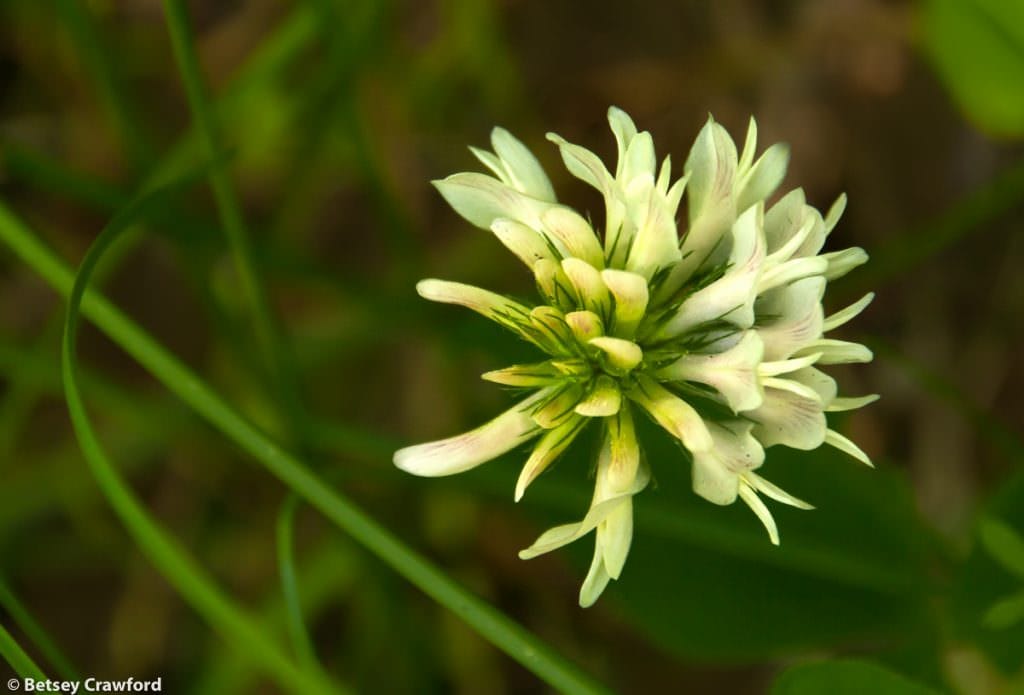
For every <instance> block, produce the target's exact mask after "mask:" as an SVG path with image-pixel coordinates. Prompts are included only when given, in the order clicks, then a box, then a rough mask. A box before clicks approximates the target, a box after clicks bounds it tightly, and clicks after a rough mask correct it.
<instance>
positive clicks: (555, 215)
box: [541, 206, 604, 268]
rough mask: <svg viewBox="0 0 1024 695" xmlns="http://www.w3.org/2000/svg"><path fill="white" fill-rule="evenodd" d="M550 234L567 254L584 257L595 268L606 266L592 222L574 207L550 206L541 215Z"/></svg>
mask: <svg viewBox="0 0 1024 695" xmlns="http://www.w3.org/2000/svg"><path fill="white" fill-rule="evenodd" d="M541 224H542V225H543V228H544V231H545V232H546V233H547V234H548V236H549V237H550V238H551V239H552V240H554V241H555V242H557V243H558V244H559V245H560V246H561V247H563V248H564V249H565V250H566V255H567V256H573V257H576V258H579V259H582V260H584V261H586V262H587V263H589V264H590V265H592V266H594V267H595V268H603V267H604V251H603V250H602V248H601V242H599V241H598V240H597V237H596V236H595V235H594V230H593V229H592V228H591V226H590V224H589V223H588V222H587V221H586V220H585V219H583V218H582V217H581V216H580V214H579V213H578V212H576V211H575V210H573V209H572V208H567V207H562V206H557V207H551V208H548V209H547V210H546V211H545V212H544V213H543V214H542V215H541Z"/></svg>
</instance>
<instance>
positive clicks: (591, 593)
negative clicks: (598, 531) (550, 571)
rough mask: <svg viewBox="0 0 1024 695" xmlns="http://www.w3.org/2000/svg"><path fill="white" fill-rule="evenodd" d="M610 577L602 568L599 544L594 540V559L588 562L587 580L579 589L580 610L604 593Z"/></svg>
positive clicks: (603, 567) (588, 606) (602, 558)
mask: <svg viewBox="0 0 1024 695" xmlns="http://www.w3.org/2000/svg"><path fill="white" fill-rule="evenodd" d="M610 580H611V577H610V576H609V575H608V571H607V570H606V569H605V566H604V553H602V551H601V544H600V542H598V541H597V539H594V559H593V560H591V562H590V570H589V571H588V572H587V578H586V579H584V580H583V586H582V587H581V588H580V608H590V607H591V606H592V605H594V603H595V602H596V601H597V599H598V598H599V597H600V596H601V594H602V593H604V590H605V588H606V587H607V586H608V582H609V581H610Z"/></svg>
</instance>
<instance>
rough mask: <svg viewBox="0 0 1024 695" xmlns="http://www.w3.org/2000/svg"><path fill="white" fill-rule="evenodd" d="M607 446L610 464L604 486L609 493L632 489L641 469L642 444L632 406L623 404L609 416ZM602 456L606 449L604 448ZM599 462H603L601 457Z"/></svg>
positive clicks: (605, 474)
mask: <svg viewBox="0 0 1024 695" xmlns="http://www.w3.org/2000/svg"><path fill="white" fill-rule="evenodd" d="M607 423H608V430H607V437H606V441H605V443H604V447H607V456H608V465H607V468H606V469H605V471H604V474H603V475H604V477H603V479H602V487H606V488H607V492H608V494H617V493H619V492H622V491H624V490H629V489H632V487H633V484H634V483H635V482H636V476H637V472H638V471H639V470H640V445H639V443H637V440H636V429H635V427H634V424H633V413H632V411H631V409H630V407H629V406H628V405H626V404H623V406H622V407H620V408H619V412H618V413H616V414H615V416H614V417H611V418H608V420H607ZM601 454H602V456H604V455H605V450H604V449H602V452H601ZM598 462H599V464H600V462H601V460H600V458H599V461H598Z"/></svg>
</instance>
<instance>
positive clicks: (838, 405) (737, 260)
mask: <svg viewBox="0 0 1024 695" xmlns="http://www.w3.org/2000/svg"><path fill="white" fill-rule="evenodd" d="M608 120H609V123H610V124H611V129H612V132H613V133H614V135H615V140H616V143H617V145H618V161H617V163H616V166H615V172H614V174H612V173H611V172H609V171H608V169H606V168H605V165H604V164H603V163H602V162H601V160H600V159H599V158H598V157H597V156H596V155H595V154H594V153H592V152H590V151H589V150H586V149H584V148H583V147H580V146H579V145H574V144H572V143H569V142H566V141H565V140H564V139H562V138H561V137H559V136H557V135H554V134H549V135H548V138H549V139H550V140H552V141H553V142H555V143H556V144H557V145H558V147H559V149H560V151H561V154H562V159H563V160H564V162H565V166H566V168H567V169H568V170H569V171H570V172H571V173H572V174H573V175H575V176H576V177H578V178H580V179H582V180H583V181H585V182H587V183H588V184H590V185H591V186H593V187H594V188H596V189H597V190H598V191H599V192H600V193H601V194H602V196H603V197H604V204H605V224H604V229H603V230H602V231H601V232H598V231H597V230H595V229H594V227H592V226H591V224H590V222H588V221H587V219H585V218H584V217H583V216H581V215H580V214H579V213H577V212H576V211H574V210H572V209H571V208H569V207H566V206H565V205H562V204H560V203H559V202H558V201H557V200H556V198H555V194H554V190H553V189H552V186H551V182H550V181H549V179H548V177H547V175H546V174H545V173H544V170H543V169H542V168H541V166H540V164H539V162H538V161H537V159H536V158H535V157H534V156H533V154H531V152H530V151H529V150H528V149H527V148H526V147H525V146H524V145H523V144H522V143H521V142H520V141H519V140H517V139H516V138H514V137H513V136H512V135H511V134H509V133H508V132H507V131H505V130H503V129H501V128H495V129H494V131H493V133H492V134H491V144H492V146H493V148H494V152H487V151H483V150H478V149H476V148H471V149H472V152H473V154H474V155H476V157H477V158H478V159H479V160H480V161H481V162H482V163H483V164H484V165H485V166H486V167H487V168H488V169H490V170H491V172H492V173H493V174H494V175H493V176H488V175H485V174H480V173H458V174H453V175H452V176H449V177H448V178H446V179H444V180H442V181H436V182H435V185H436V186H437V188H438V189H439V190H440V192H441V195H443V196H444V198H445V199H446V200H447V201H448V203H449V204H451V206H452V207H453V208H454V209H455V211H456V212H458V213H459V214H460V215H462V216H463V217H464V218H466V219H467V220H468V221H469V222H471V223H472V224H474V225H475V226H477V227H480V228H481V229H485V230H489V231H491V232H493V233H494V235H495V236H496V237H497V238H498V240H499V241H500V242H501V243H502V244H504V245H505V246H506V247H507V248H508V249H509V250H510V251H511V252H512V253H513V254H515V255H516V256H517V257H518V258H519V259H520V260H522V261H523V263H525V264H526V266H527V267H528V268H529V269H530V270H531V271H532V273H533V275H534V277H535V279H536V284H537V289H538V291H539V294H540V296H541V298H542V302H541V303H540V304H538V305H537V306H532V307H531V306H527V305H525V304H522V303H520V302H518V301H515V300H513V299H509V298H507V297H504V296H501V295H498V294H495V293H493V292H489V291H487V290H483V289H479V288H476V287H471V286H468V285H462V284H458V283H454V282H446V281H443V280H423V281H422V282H420V283H419V285H418V286H417V289H418V291H419V293H420V295H422V296H423V297H425V298H426V299H430V300H434V301H437V302H443V303H448V304H460V305H462V306H465V307H468V308H470V309H472V310H473V311H476V312H477V313H480V314H483V315H484V316H486V317H488V318H490V319H492V320H494V321H496V322H498V323H500V324H501V325H502V326H504V327H505V328H507V329H508V330H510V331H511V332H513V333H515V334H516V335H517V336H519V337H520V338H522V339H524V340H526V341H528V342H530V343H533V344H534V345H535V346H536V347H537V348H539V349H540V350H541V351H542V352H543V353H545V359H544V360H542V361H539V362H537V363H535V364H525V365H514V366H511V367H508V368H506V369H501V370H498V371H493V372H488V373H486V374H484V375H483V378H484V379H487V380H489V381H493V382H497V383H499V384H504V385H507V386H512V387H516V388H520V389H528V390H532V391H533V392H532V393H531V394H530V395H529V396H527V397H526V398H524V399H523V400H522V401H520V402H519V403H518V404H516V405H515V406H513V407H512V408H511V409H509V410H508V411H506V412H505V413H503V414H501V415H499V416H498V417H496V418H495V419H494V420H491V421H490V422H488V423H487V424H485V425H482V426H481V427H478V428H477V429H475V430H473V431H471V432H467V433H465V434H462V435H459V436H456V437H452V438H449V439H444V440H441V441H437V442H430V443H427V444H419V445H417V446H411V447H408V448H405V449H402V450H400V451H398V452H396V453H395V457H394V460H395V464H396V465H397V466H398V467H399V468H401V469H403V470H405V471H408V472H410V473H414V474H416V475H423V476H440V475H448V474H451V473H459V472H461V471H465V470H468V469H470V468H473V467H474V466H477V465H479V464H481V463H484V462H485V461H488V460H490V459H493V458H495V457H497V456H500V455H502V454H504V453H506V452H508V451H510V450H511V449H513V448H515V447H517V446H519V445H520V444H523V443H524V442H527V441H530V440H537V441H536V443H535V445H534V447H533V451H532V453H531V454H530V456H529V458H528V459H527V461H526V464H525V465H524V466H523V469H522V473H521V474H520V476H519V481H518V484H517V485H516V489H515V499H516V500H517V501H518V500H519V499H520V498H521V497H522V496H523V494H524V492H525V491H526V489H527V487H528V486H529V485H530V483H531V482H533V480H535V479H536V478H537V476H539V475H540V474H541V473H543V472H544V471H545V470H546V469H547V468H549V467H550V466H551V464H552V463H553V462H554V461H555V459H556V458H557V457H558V456H559V455H560V454H561V453H562V452H563V451H565V450H566V448H567V447H568V446H569V445H570V444H571V443H572V441H573V440H574V439H575V438H576V437H577V436H578V435H579V434H580V432H581V431H582V430H583V429H585V428H586V427H587V426H588V425H590V424H591V423H594V424H595V425H597V426H599V427H601V429H602V435H601V436H602V444H601V448H600V454H599V455H598V460H597V474H596V482H595V485H594V497H593V502H592V503H591V506H590V509H589V511H588V512H587V513H586V515H585V516H584V517H583V519H582V521H580V522H578V523H573V524H567V525H564V526H558V527H556V528H553V529H550V530H549V531H547V532H545V533H544V534H542V535H541V536H540V537H539V538H538V539H537V541H536V542H535V543H534V544H533V545H532V546H530V547H529V548H527V549H526V550H523V551H522V552H521V553H520V557H522V558H524V559H526V558H531V557H535V556H537V555H540V554H542V553H546V552H548V551H550V550H554V549H555V548H558V547H560V546H563V545H565V544H567V543H570V542H572V541H574V540H576V539H578V538H580V537H582V536H584V535H586V534H588V533H590V532H591V531H594V532H595V536H596V541H595V550H594V559H593V563H592V564H591V567H590V571H589V573H588V574H587V578H586V580H585V581H584V583H583V588H582V590H581V592H580V605H582V606H589V605H591V604H593V603H594V601H595V600H596V599H597V598H598V596H599V595H600V594H601V592H602V591H603V590H604V588H605V586H607V584H608V581H609V580H610V579H617V578H618V577H619V574H620V573H621V571H622V568H623V565H624V564H625V561H626V556H627V554H628V552H629V547H630V542H631V540H632V535H633V511H632V510H633V502H632V498H633V496H634V495H635V494H637V493H638V492H640V491H641V490H643V489H644V487H645V486H646V485H647V483H648V481H649V479H650V471H649V470H648V467H647V465H646V463H645V462H644V461H643V460H642V458H641V455H640V445H639V443H638V442H637V438H636V433H635V429H634V419H635V416H636V413H638V412H640V413H646V414H647V415H649V416H650V417H651V418H653V419H654V421H656V422H657V423H658V424H660V425H661V426H662V427H663V428H665V430H667V431H668V432H669V434H671V435H672V436H673V437H675V438H677V439H678V440H679V441H680V443H681V444H682V446H683V448H684V449H685V450H686V452H688V454H689V458H690V462H691V468H692V479H693V490H694V492H696V493H697V494H698V495H700V496H701V497H703V498H705V499H707V500H709V501H711V502H713V503H715V504H720V505H727V504H732V503H733V502H734V501H736V499H737V498H739V499H741V500H743V502H745V503H746V504H747V505H748V506H749V507H750V508H751V509H752V510H753V512H754V513H755V514H756V515H757V517H758V518H759V519H760V520H761V522H762V523H763V524H764V526H765V528H766V529H767V531H768V536H769V538H770V539H771V542H772V543H774V544H776V545H777V544H778V542H779V538H778V532H777V530H776V526H775V522H774V520H773V519H772V516H771V513H770V512H769V511H768V507H767V506H766V505H765V503H764V502H763V501H762V499H761V496H762V495H763V496H765V497H769V498H771V499H773V500H775V501H777V502H782V503H784V504H789V505H792V506H794V507H798V508H800V509H810V508H811V506H810V505H808V504H807V503H805V502H803V501H801V500H799V499H797V498H795V497H793V496H791V495H789V494H788V493H786V492H784V491H783V490H781V489H779V488H778V487H776V486H775V485H773V484H772V483H770V482H768V481H767V480H765V479H764V478H762V477H761V476H760V475H759V474H758V473H756V472H755V471H756V470H757V469H759V468H760V467H761V465H762V464H763V463H764V459H765V454H764V448H765V447H769V446H773V445H776V444H781V445H784V446H789V447H793V448H796V449H805V450H808V449H815V448H817V447H819V446H821V445H822V444H831V445H832V446H835V447H837V448H839V449H841V450H843V451H845V452H847V453H848V454H850V455H851V456H853V457H855V458H857V459H859V460H860V461H863V462H864V463H866V464H868V465H870V461H869V459H868V457H867V456H866V455H865V454H864V452H863V451H861V450H860V449H859V448H858V447H857V446H856V445H855V444H854V443H853V442H851V441H850V440H849V439H847V438H846V437H844V436H843V435H841V434H839V433H838V432H835V431H834V430H831V429H829V428H828V425H827V423H826V420H825V413H826V412H832V411H843V410H852V409H854V408H859V407H861V406H864V405H866V404H868V403H870V402H872V401H874V400H876V398H877V396H874V395H871V396H861V397H854V398H850V397H839V396H838V395H837V389H836V383H835V381H834V380H833V379H832V378H831V377H830V376H828V375H827V374H825V373H824V372H823V371H821V370H820V369H818V367H819V366H822V365H829V364H839V363H848V362H868V361H870V360H871V358H872V355H871V351H870V350H868V349H867V348H866V347H864V346H863V345H860V344H857V343H851V342H846V341H842V340H836V339H832V338H826V337H824V334H825V333H826V332H827V331H830V330H832V329H835V328H838V327H839V326H841V325H843V324H844V323H846V322H847V321H849V320H850V319H852V318H854V317H855V316H856V315H857V314H859V313H860V312H861V311H862V310H863V309H864V308H865V307H866V306H867V305H868V304H869V303H870V302H871V299H872V298H873V295H871V294H868V295H867V296H865V297H864V298H863V299H861V300H860V301H858V302H855V303H854V304H853V305H851V306H849V307H847V308H845V309H843V310H841V311H839V312H837V313H835V314H833V315H831V316H829V317H827V318H826V317H825V316H824V313H823V310H822V297H823V295H824V292H825V287H826V285H827V283H828V282H829V281H830V280H834V279H836V278H838V277H840V276H842V275H844V274H846V273H847V272H848V271H850V270H851V269H853V268H855V267H856V266H858V265H860V264H862V263H864V262H865V261H866V260H867V254H866V253H865V252H864V250H863V249H860V248H851V249H845V250H843V251H834V252H831V253H825V254H819V251H820V250H821V248H822V246H823V245H824V243H825V239H826V237H827V236H828V234H829V233H830V232H831V231H832V229H833V227H835V225H836V222H837V221H838V220H839V217H840V215H841V214H842V212H843V207H844V204H845V198H844V197H840V198H839V200H837V201H836V203H835V204H834V205H833V206H832V208H831V209H830V210H829V211H828V213H827V214H826V215H825V216H824V217H823V216H822V215H821V213H819V212H818V210H816V209H815V208H814V207H812V206H810V205H808V204H807V203H806V201H805V199H804V194H803V191H802V190H800V189H796V190H793V191H790V192H789V193H787V194H786V195H784V196H783V197H782V198H781V199H780V200H779V201H778V202H776V203H775V204H774V205H772V206H771V207H770V208H768V209H767V210H766V209H765V200H766V199H767V198H768V197H770V196H771V195H772V194H773V193H774V192H775V190H776V188H778V186H779V184H780V183H781V182H782V179H783V176H784V174H785V171H786V165H787V162H788V149H787V148H786V146H784V145H779V144H776V145H773V146H771V147H769V148H768V149H767V150H766V151H765V152H764V153H763V154H762V155H761V156H760V157H757V158H756V159H755V148H756V140H757V126H756V124H755V122H754V120H753V119H751V120H750V127H749V129H748V131H747V137H746V142H745V144H744V146H743V151H742V153H740V154H737V149H736V146H735V144H734V143H733V140H732V138H731V137H730V136H729V134H728V132H726V130H725V128H723V127H722V126H721V125H719V124H718V123H716V122H715V121H714V120H713V119H711V118H709V119H708V122H707V124H706V125H705V126H704V127H703V129H702V130H701V131H700V134H699V135H698V136H697V140H696V142H695V143H694V145H693V148H692V149H691V150H690V155H689V157H688V158H687V160H686V164H685V165H684V167H683V176H682V177H681V178H679V179H677V180H675V181H672V180H671V177H672V166H671V161H670V158H669V157H666V158H665V159H664V161H663V162H662V164H661V166H660V167H659V166H658V163H657V160H656V158H655V153H654V145H653V142H652V140H651V135H650V133H648V132H646V131H645V132H637V129H636V126H635V125H634V124H633V121H632V120H631V119H630V117H629V116H628V115H626V113H625V112H623V111H622V110H620V109H618V108H615V107H612V108H611V109H610V110H609V112H608ZM684 193H685V195H686V198H687V218H688V219H687V224H686V225H685V227H684V228H683V229H680V228H679V226H678V225H677V212H678V209H679V205H680V202H681V201H682V198H683V195H684ZM666 464H668V462H666ZM668 465H671V464H668Z"/></svg>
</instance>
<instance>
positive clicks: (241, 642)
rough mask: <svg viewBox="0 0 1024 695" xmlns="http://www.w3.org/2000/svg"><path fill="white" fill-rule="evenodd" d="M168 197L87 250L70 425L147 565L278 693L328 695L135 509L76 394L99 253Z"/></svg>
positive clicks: (77, 294)
mask: <svg viewBox="0 0 1024 695" xmlns="http://www.w3.org/2000/svg"><path fill="white" fill-rule="evenodd" d="M167 193H168V192H167V191H166V190H164V189H161V190H160V191H159V192H158V193H154V194H151V195H147V196H143V197H142V198H139V199H137V200H136V201H134V202H133V203H132V204H131V205H129V206H128V207H126V208H125V210H123V211H122V212H121V213H120V214H118V215H117V216H116V217H115V218H114V219H113V220H112V221H111V222H110V224H108V225H107V227H106V229H104V231H103V232H102V233H101V234H100V236H99V238H98V239H97V240H96V242H94V244H93V246H92V247H91V248H90V251H89V253H87V254H86V257H85V259H84V260H83V262H82V268H81V270H80V272H79V274H78V276H77V278H76V280H75V283H74V285H73V286H72V288H71V292H70V295H69V299H68V310H67V314H66V319H65V324H64V339H63V341H62V345H61V370H62V374H63V377H64V391H65V396H66V399H67V404H68V411H69V413H70V415H71V421H72V425H73V426H74V430H75V434H76V436H77V437H78V441H79V445H80V446H81V448H82V453H83V455H84V456H85V458H86V461H87V462H88V464H89V466H90V468H91V469H92V471H93V475H94V477H95V479H96V482H97V483H98V484H99V485H100V487H101V489H102V490H103V492H104V494H105V495H106V497H107V499H108V500H109V502H110V504H111V506H112V507H113V509H114V511H115V512H116V513H117V515H118V516H119V517H120V518H121V521H122V523H124V525H125V527H126V528H127V530H128V531H129V533H130V534H131V535H132V537H133V538H134V539H135V541H136V543H137V544H138V545H139V547H140V548H141V549H142V550H143V551H144V552H145V553H146V555H147V556H148V557H149V559H150V561H151V562H153V564H154V565H156V567H157V568H158V569H159V570H160V571H161V573H162V574H163V575H164V576H165V577H166V578H167V580H168V581H169V582H170V583H171V584H172V585H173V586H174V587H175V588H176V589H177V591H178V592H179V593H181V595H182V596H183V597H185V598H186V599H188V600H189V602H190V603H191V604H192V605H193V607H194V608H195V609H196V610H197V611H198V612H199V613H200V614H201V615H203V617H204V618H205V619H206V620H207V621H208V622H210V624H211V625H213V626H214V628H215V629H217V630H218V631H220V632H221V633H222V634H223V635H224V636H225V637H226V638H228V639H229V640H231V641H233V642H234V644H235V646H236V647H238V648H239V649H241V650H244V651H245V652H247V653H248V654H249V655H250V657H251V663H252V665H253V666H256V667H259V668H261V669H263V670H265V671H266V672H267V674H268V675H270V676H271V677H273V678H274V680H275V681H277V682H278V684H280V685H281V686H282V687H284V688H286V689H288V690H290V691H293V692H297V693H332V692H338V691H339V690H338V688H336V687H335V686H333V685H332V684H331V683H330V682H329V681H327V680H326V679H325V678H324V677H323V676H322V675H321V674H320V673H319V671H306V670H304V669H303V668H302V667H300V666H299V665H298V664H296V663H295V662H293V661H292V660H291V659H290V658H288V657H287V656H285V655H284V654H283V653H282V652H281V650H280V648H279V646H278V645H277V644H275V643H274V642H273V641H271V640H270V639H269V638H268V637H267V636H266V634H265V631H264V630H263V629H262V628H261V626H259V625H258V624H257V623H255V622H253V621H252V620H251V619H250V618H249V617H248V616H246V615H245V614H244V613H243V612H242V611H241V610H240V609H238V608H237V607H236V606H235V605H234V604H233V603H232V601H231V600H230V599H229V598H228V597H227V596H226V595H224V594H223V593H222V592H221V591H220V589H219V588H218V587H217V586H216V584H215V582H213V580H212V579H211V578H210V577H209V576H207V574H206V573H205V571H204V570H203V569H202V568H201V567H200V566H199V565H198V564H197V563H196V562H195V561H194V560H193V559H192V558H191V556H190V555H189V554H188V553H187V552H186V551H185V550H184V549H183V548H182V547H180V546H179V545H178V544H177V542H176V541H174V540H173V539H172V538H171V537H170V536H168V535H167V534H166V533H165V532H164V531H163V530H162V529H161V528H160V526H159V525H158V524H157V523H156V522H155V521H154V520H153V519H152V517H151V516H150V515H149V513H148V512H147V511H146V510H145V508H144V507H143V506H142V505H141V504H140V503H139V501H138V499H137V498H136V497H135V495H134V494H133V493H132V491H131V489H130V488H129V487H128V485H127V484H126V483H125V481H124V479H123V478H122V477H121V476H120V474H119V473H118V472H117V470H116V469H115V468H114V466H113V464H112V463H111V461H110V459H109V458H108V457H107V455H106V453H105V451H104V450H103V447H102V445H101V444H100V442H99V439H98V437H97V435H96V433H95V431H94V430H93V428H92V424H91V422H90V421H89V417H88V414H87V412H86V410H85V404H84V403H83V401H82V396H81V393H80V391H79V388H78V375H77V357H76V339H77V327H78V319H79V310H80V307H81V302H82V297H83V294H84V291H85V287H86V285H87V283H88V281H89V278H90V275H91V273H92V271H93V269H94V268H95V266H96V264H97V263H98V262H99V260H100V259H101V257H102V253H103V251H104V250H105V249H106V248H108V247H109V246H110V245H111V244H112V243H113V242H115V241H116V240H117V236H118V234H120V233H121V232H122V231H124V230H125V229H127V228H128V227H130V226H131V225H132V224H133V223H134V222H135V220H136V219H137V218H138V216H139V213H140V211H141V210H143V209H144V208H145V207H146V206H148V205H151V204H155V203H156V202H158V201H157V199H158V198H159V197H162V196H163V195H166V194H167Z"/></svg>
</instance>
